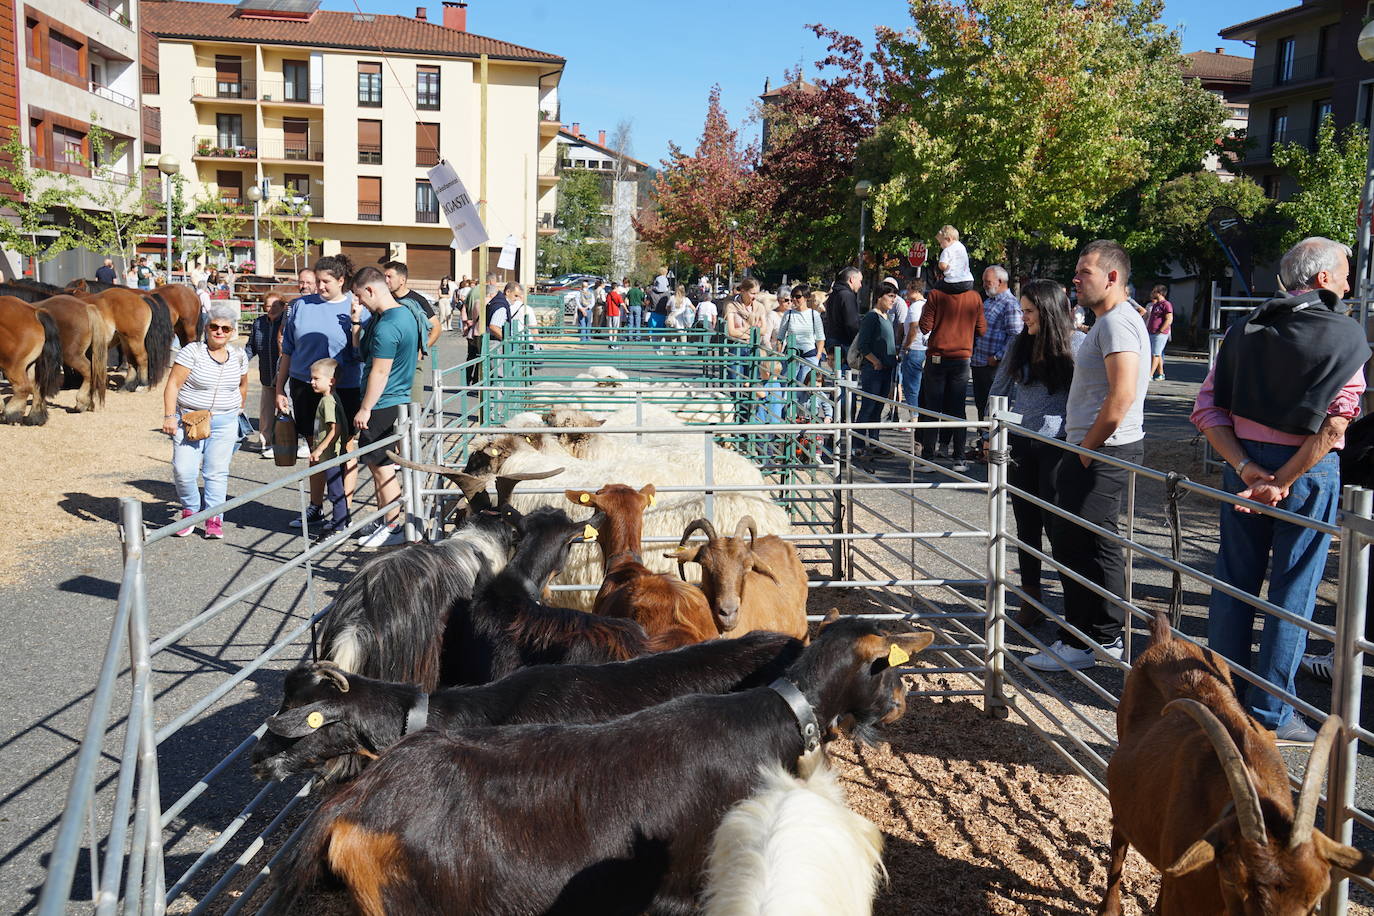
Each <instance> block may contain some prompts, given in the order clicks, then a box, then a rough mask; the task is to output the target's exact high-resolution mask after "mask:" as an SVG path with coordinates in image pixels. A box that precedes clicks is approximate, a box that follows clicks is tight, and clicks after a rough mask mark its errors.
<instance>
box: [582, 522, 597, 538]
mask: <svg viewBox="0 0 1374 916" xmlns="http://www.w3.org/2000/svg"><path fill="white" fill-rule="evenodd" d="M582 537H584V538H586V539H587V540H589V541H594V540H596V529H595V528H593V527H592V526H591V525H588V526H587V527H585V528H583V529H582Z"/></svg>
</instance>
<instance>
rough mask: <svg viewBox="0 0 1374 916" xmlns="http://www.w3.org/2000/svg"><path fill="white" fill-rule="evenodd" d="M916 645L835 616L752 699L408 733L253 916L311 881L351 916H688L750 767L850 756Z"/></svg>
mask: <svg viewBox="0 0 1374 916" xmlns="http://www.w3.org/2000/svg"><path fill="white" fill-rule="evenodd" d="M932 638H933V637H932V634H930V633H908V634H904V635H900V636H894V635H889V634H888V633H887V632H886V631H885V630H884V629H882V628H880V626H879V624H878V623H877V622H875V621H870V620H864V619H860V618H854V617H850V618H842V619H840V620H837V621H835V622H833V623H829V624H828V625H826V626H825V627H823V628H822V629H821V631H820V633H819V634H818V635H817V637H816V640H815V641H814V642H813V643H812V644H811V645H810V646H808V647H807V648H806V649H805V650H803V651H802V653H801V655H800V657H799V658H798V659H797V660H796V661H795V662H793V663H792V665H791V666H789V667H788V669H787V672H786V674H785V675H784V677H782V678H779V679H778V680H777V681H776V682H774V683H773V684H772V685H770V686H768V687H757V688H754V689H752V690H745V691H741V692H738V693H731V694H726V695H720V696H716V695H701V694H697V695H692V696H685V697H679V698H677V699H673V700H669V701H668V702H666V703H662V704H659V705H657V706H652V707H649V708H648V709H644V710H641V711H639V712H634V713H631V714H629V715H626V716H622V717H620V718H617V719H612V720H610V721H608V722H602V723H596V724H573V725H508V726H502V727H500V728H476V729H463V730H458V731H452V732H439V731H437V730H435V729H424V730H422V731H420V732H418V733H416V734H413V735H410V736H408V737H406V738H404V739H402V740H401V741H400V742H399V743H397V744H395V745H393V746H392V747H390V748H389V749H387V751H386V752H385V753H383V754H382V755H381V756H380V757H379V758H378V759H377V761H376V762H374V763H373V764H372V765H371V766H369V767H368V768H367V769H366V770H365V771H364V772H363V774H362V776H361V777H359V778H358V779H357V780H355V781H354V782H353V783H351V784H349V785H347V786H344V787H343V788H342V789H341V790H340V791H339V792H337V793H335V794H334V795H333V796H331V797H330V798H328V799H326V800H325V801H324V802H322V803H321V804H320V806H319V807H318V808H316V809H315V811H314V812H312V814H311V815H310V817H309V818H308V820H307V821H306V823H305V825H304V826H303V828H302V832H301V836H300V839H299V841H298V842H297V843H296V845H295V846H293V847H292V848H291V849H290V850H289V851H288V852H287V853H286V855H285V856H284V857H283V859H282V861H281V863H280V866H279V867H277V868H274V869H273V873H272V881H273V886H274V890H273V896H272V899H271V900H270V901H269V905H268V910H269V912H275V913H279V914H281V913H287V912H290V910H291V907H292V906H293V905H294V904H295V902H296V900H297V898H298V897H299V896H300V895H302V894H304V893H306V892H307V891H309V890H310V889H312V888H313V887H315V886H316V885H317V884H318V883H319V882H320V880H321V879H323V878H325V877H326V875H329V876H332V877H333V878H335V879H337V880H338V881H340V882H342V883H343V884H344V886H345V887H346V889H347V891H348V893H349V895H350V896H351V898H352V900H353V903H354V905H355V906H357V907H358V909H360V910H362V911H363V912H364V913H368V914H373V913H383V912H386V913H432V912H442V911H449V910H452V909H454V908H455V907H460V908H461V909H462V911H463V912H465V913H469V914H473V916H481V914H508V913H549V912H558V913H642V912H653V913H675V914H685V913H690V912H693V911H694V910H695V908H696V902H697V899H698V897H699V895H700V892H701V890H702V871H703V866H704V865H705V861H706V855H707V852H708V850H709V846H710V842H711V836H712V835H713V834H714V832H715V830H716V827H717V826H718V825H719V823H720V820H721V818H722V817H723V816H724V814H725V812H726V811H727V810H728V809H729V808H730V807H731V806H732V805H734V804H736V803H737V802H739V801H741V800H743V799H744V798H746V797H748V795H749V794H750V792H751V791H752V790H753V789H754V786H755V783H756V780H757V778H758V772H759V767H760V766H762V765H767V764H775V765H776V764H781V765H782V766H784V767H786V768H787V769H788V771H789V772H794V771H796V769H797V767H798V765H799V760H800V758H801V757H802V755H803V754H804V753H806V752H807V751H812V750H815V749H816V748H817V747H819V746H820V742H821V741H822V740H823V739H824V738H825V737H827V736H828V735H827V729H826V726H827V725H830V724H831V723H840V722H844V723H848V724H850V726H851V729H850V733H851V735H852V736H853V737H854V738H856V739H857V740H861V741H865V740H870V739H871V738H873V737H874V735H875V729H876V728H877V727H879V726H880V725H882V724H888V723H891V722H894V721H896V720H897V719H898V718H900V717H901V716H902V715H903V714H904V713H905V711H906V687H905V685H904V683H903V681H902V678H901V676H900V674H899V672H898V671H897V670H896V669H895V668H894V667H893V665H895V664H900V663H901V662H902V661H905V659H906V658H907V655H908V653H910V652H917V651H920V650H921V649H924V648H925V647H926V646H928V645H930V643H931V641H932Z"/></svg>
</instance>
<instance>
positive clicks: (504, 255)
mask: <svg viewBox="0 0 1374 916" xmlns="http://www.w3.org/2000/svg"><path fill="white" fill-rule="evenodd" d="M519 248H520V240H519V239H517V238H516V237H515V236H514V234H512V235H508V236H506V241H505V244H503V245H502V246H501V257H500V258H499V259H498V260H497V262H496V269H497V270H515V252H516V251H517V250H518V249H519Z"/></svg>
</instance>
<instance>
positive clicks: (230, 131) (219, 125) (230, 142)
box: [215, 114, 243, 149]
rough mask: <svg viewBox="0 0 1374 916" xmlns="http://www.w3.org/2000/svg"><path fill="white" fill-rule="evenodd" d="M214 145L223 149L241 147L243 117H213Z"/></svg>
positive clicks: (224, 115) (225, 115) (226, 115)
mask: <svg viewBox="0 0 1374 916" xmlns="http://www.w3.org/2000/svg"><path fill="white" fill-rule="evenodd" d="M215 145H216V146H219V147H222V148H224V149H233V148H235V147H239V146H243V115H236V114H217V115H215Z"/></svg>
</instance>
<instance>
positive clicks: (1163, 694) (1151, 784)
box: [1098, 613, 1374, 916]
mask: <svg viewBox="0 0 1374 916" xmlns="http://www.w3.org/2000/svg"><path fill="white" fill-rule="evenodd" d="M1116 728H1117V738H1118V740H1119V745H1118V747H1117V751H1116V753H1115V754H1114V755H1113V756H1112V760H1111V763H1110V764H1109V765H1108V767H1107V788H1108V794H1109V795H1110V798H1111V803H1112V852H1111V863H1110V866H1109V868H1108V872H1107V894H1106V897H1105V898H1104V899H1103V901H1102V906H1101V908H1100V909H1099V911H1098V912H1099V913H1101V914H1105V916H1117V914H1119V913H1120V912H1121V871H1122V867H1123V865H1124V863H1125V860H1126V849H1127V847H1128V846H1132V845H1134V846H1135V848H1136V849H1137V850H1139V851H1140V853H1141V855H1143V856H1144V857H1145V858H1146V859H1147V860H1148V861H1149V862H1150V864H1151V865H1153V866H1154V867H1155V868H1157V869H1159V870H1160V871H1161V872H1162V873H1163V882H1162V884H1161V887H1160V892H1159V906H1158V912H1159V913H1160V914H1161V916H1170V914H1179V916H1181V914H1188V916H1206V914H1213V913H1226V914H1233V916H1239V914H1266V916H1288V914H1300V913H1310V912H1311V911H1312V909H1313V907H1315V906H1316V904H1317V901H1318V899H1319V898H1320V897H1321V896H1322V894H1323V893H1325V891H1326V889H1327V887H1328V886H1329V884H1330V880H1331V879H1330V872H1331V866H1332V865H1338V866H1340V867H1341V868H1344V869H1347V870H1350V871H1353V872H1355V873H1358V874H1362V875H1368V874H1370V872H1371V871H1372V870H1374V860H1371V859H1370V858H1369V857H1368V856H1366V855H1365V854H1363V853H1361V852H1360V851H1359V850H1356V849H1354V848H1352V847H1350V846H1346V845H1344V844H1341V843H1338V842H1336V841H1335V840H1333V839H1331V838H1330V837H1328V836H1327V835H1326V834H1324V833H1322V832H1321V831H1318V830H1315V829H1313V821H1314V818H1315V816H1316V808H1317V801H1318V798H1319V796H1320V794H1321V781H1322V771H1323V770H1324V769H1325V768H1326V759H1327V756H1328V754H1329V752H1330V748H1331V744H1332V742H1333V741H1334V739H1335V737H1336V735H1337V733H1338V732H1339V731H1340V729H1341V722H1340V719H1339V718H1338V717H1335V716H1333V717H1331V718H1329V719H1327V721H1326V722H1325V724H1323V725H1322V728H1321V732H1320V733H1319V734H1318V736H1317V740H1316V743H1315V744H1314V746H1313V748H1312V756H1311V758H1310V759H1309V762H1308V767H1307V773H1306V775H1305V777H1304V779H1303V783H1302V789H1301V791H1300V792H1299V795H1298V804H1297V808H1296V809H1294V806H1293V799H1292V793H1291V791H1290V789H1289V784H1288V771H1287V768H1286V767H1285V765H1284V762H1283V758H1282V757H1281V756H1279V752H1278V747H1277V745H1276V744H1275V743H1274V736H1273V734H1272V733H1270V732H1269V731H1267V730H1266V729H1264V728H1261V727H1260V726H1259V724H1258V723H1256V722H1255V720H1254V719H1252V718H1251V717H1250V716H1249V715H1248V714H1247V713H1246V712H1245V710H1244V709H1243V708H1242V707H1241V705H1240V702H1239V701H1238V700H1237V699H1236V692H1235V688H1234V687H1233V685H1232V683H1231V669H1230V668H1229V667H1228V666H1227V664H1226V662H1225V660H1223V659H1222V658H1221V656H1219V655H1217V654H1215V653H1214V652H1212V651H1210V650H1207V649H1202V648H1200V647H1199V646H1197V645H1194V644H1193V643H1191V642H1188V641H1187V640H1183V639H1175V638H1174V637H1173V634H1172V632H1171V631H1170V629H1169V618H1168V616H1167V614H1164V613H1158V614H1156V615H1155V619H1154V622H1153V624H1152V625H1151V628H1150V643H1149V645H1148V646H1147V647H1146V649H1145V651H1144V652H1142V653H1141V655H1140V657H1139V658H1138V659H1136V662H1135V666H1134V667H1133V668H1132V669H1131V672H1130V674H1129V675H1128V676H1127V678H1126V686H1125V689H1124V690H1123V691H1122V694H1121V705H1120V706H1119V707H1118V708H1117V716H1116Z"/></svg>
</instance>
